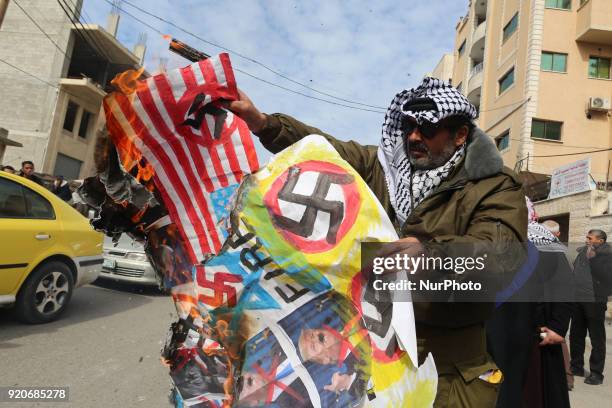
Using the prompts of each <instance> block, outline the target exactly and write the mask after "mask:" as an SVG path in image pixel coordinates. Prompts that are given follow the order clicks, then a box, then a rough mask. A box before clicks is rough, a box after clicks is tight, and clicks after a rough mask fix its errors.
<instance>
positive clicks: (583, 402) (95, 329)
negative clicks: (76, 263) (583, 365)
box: [0, 284, 612, 408]
mask: <svg viewBox="0 0 612 408" xmlns="http://www.w3.org/2000/svg"><path fill="white" fill-rule="evenodd" d="M174 319H175V312H174V306H173V305H172V302H171V300H170V298H168V297H166V296H162V295H160V294H158V293H157V292H156V291H154V290H146V291H142V290H130V289H128V288H126V287H125V286H122V285H116V284H104V285H103V286H92V285H88V286H85V287H83V288H80V289H78V290H77V291H75V293H74V296H73V298H72V301H71V303H70V305H69V308H68V310H67V311H66V314H65V315H64V316H63V317H62V318H61V320H59V321H57V322H53V323H49V324H46V325H38V326H29V325H24V324H21V323H19V322H16V321H14V320H12V318H11V316H10V314H9V313H8V312H7V311H6V310H0V386H36V385H37V386H68V387H70V402H69V403H56V404H53V403H20V404H18V405H15V404H8V403H0V408H2V407H9V406H10V407H13V406H17V407H19V408H21V407H23V408H26V407H43V408H52V407H58V408H68V407H78V408H82V407H87V408H98V407H99V408H107V407H147V408H158V407H159V408H167V407H170V406H171V405H170V404H169V403H168V393H169V390H170V380H169V377H168V373H167V369H166V368H164V367H163V366H162V365H161V364H160V362H159V353H160V349H161V347H162V342H163V340H164V339H165V336H166V333H167V329H168V327H169V325H170V323H171V322H172V321H173V320H174ZM606 328H607V336H608V343H607V365H606V373H605V374H606V382H605V383H604V385H602V386H591V385H586V384H584V383H583V379H582V378H576V383H575V388H574V391H572V392H570V399H571V401H572V407H577V408H587V407H589V408H590V407H604V406H609V405H608V404H609V402H610V401H612V368H611V366H612V326H610V325H607V326H606ZM587 344H588V340H587ZM589 352H590V346H587V354H586V358H585V360H588V355H589Z"/></svg>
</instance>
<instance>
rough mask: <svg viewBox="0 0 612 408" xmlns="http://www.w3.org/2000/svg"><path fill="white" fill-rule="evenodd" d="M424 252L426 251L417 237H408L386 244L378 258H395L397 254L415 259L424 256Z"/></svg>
mask: <svg viewBox="0 0 612 408" xmlns="http://www.w3.org/2000/svg"><path fill="white" fill-rule="evenodd" d="M424 251H425V249H424V248H423V245H421V241H419V240H418V239H417V238H415V237H406V238H402V239H398V240H397V241H394V242H390V243H388V244H385V246H384V249H382V250H381V251H380V252H379V253H378V254H377V256H378V257H380V258H383V257H393V256H395V255H396V254H400V255H404V254H406V255H408V256H409V257H415V256H419V255H421V254H423V253H424Z"/></svg>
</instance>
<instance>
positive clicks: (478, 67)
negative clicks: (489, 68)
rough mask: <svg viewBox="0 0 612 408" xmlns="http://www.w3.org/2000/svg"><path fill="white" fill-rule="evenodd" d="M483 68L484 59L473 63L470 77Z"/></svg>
mask: <svg viewBox="0 0 612 408" xmlns="http://www.w3.org/2000/svg"><path fill="white" fill-rule="evenodd" d="M483 68H484V61H482V62H479V63H478V64H476V65H474V67H472V72H471V73H470V79H472V78H473V77H474V75H476V74H479V73H481V72H482V69H483Z"/></svg>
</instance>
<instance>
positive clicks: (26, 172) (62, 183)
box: [0, 160, 73, 201]
mask: <svg viewBox="0 0 612 408" xmlns="http://www.w3.org/2000/svg"><path fill="white" fill-rule="evenodd" d="M0 170H2V171H5V172H7V173H11V174H17V175H19V176H21V177H24V178H27V179H28V180H30V181H33V182H35V183H36V184H40V185H41V186H43V187H45V188H48V189H49V190H50V191H51V192H53V193H54V194H55V195H57V196H58V197H59V198H61V199H62V200H64V201H70V200H72V198H73V197H72V191H71V190H70V186H69V183H68V182H67V181H66V180H64V177H63V176H55V177H54V178H53V181H52V182H51V183H50V185H47V184H46V183H45V182H44V181H43V179H42V178H41V177H39V176H37V175H36V173H35V168H34V162H32V161H31V160H25V161H23V162H21V169H20V170H19V171H17V170H15V168H14V167H13V166H9V165H3V166H0Z"/></svg>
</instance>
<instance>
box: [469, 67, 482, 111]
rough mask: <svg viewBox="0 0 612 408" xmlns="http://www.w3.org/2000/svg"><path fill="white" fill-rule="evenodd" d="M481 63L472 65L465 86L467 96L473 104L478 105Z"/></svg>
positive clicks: (480, 90) (480, 86) (480, 85)
mask: <svg viewBox="0 0 612 408" xmlns="http://www.w3.org/2000/svg"><path fill="white" fill-rule="evenodd" d="M483 68H484V65H483V63H482V62H481V63H479V64H477V65H474V68H472V72H471V73H470V80H469V82H468V88H467V98H468V100H469V101H470V102H471V103H472V104H473V105H475V106H479V105H480V94H481V92H482V81H483V73H482V71H483Z"/></svg>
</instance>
